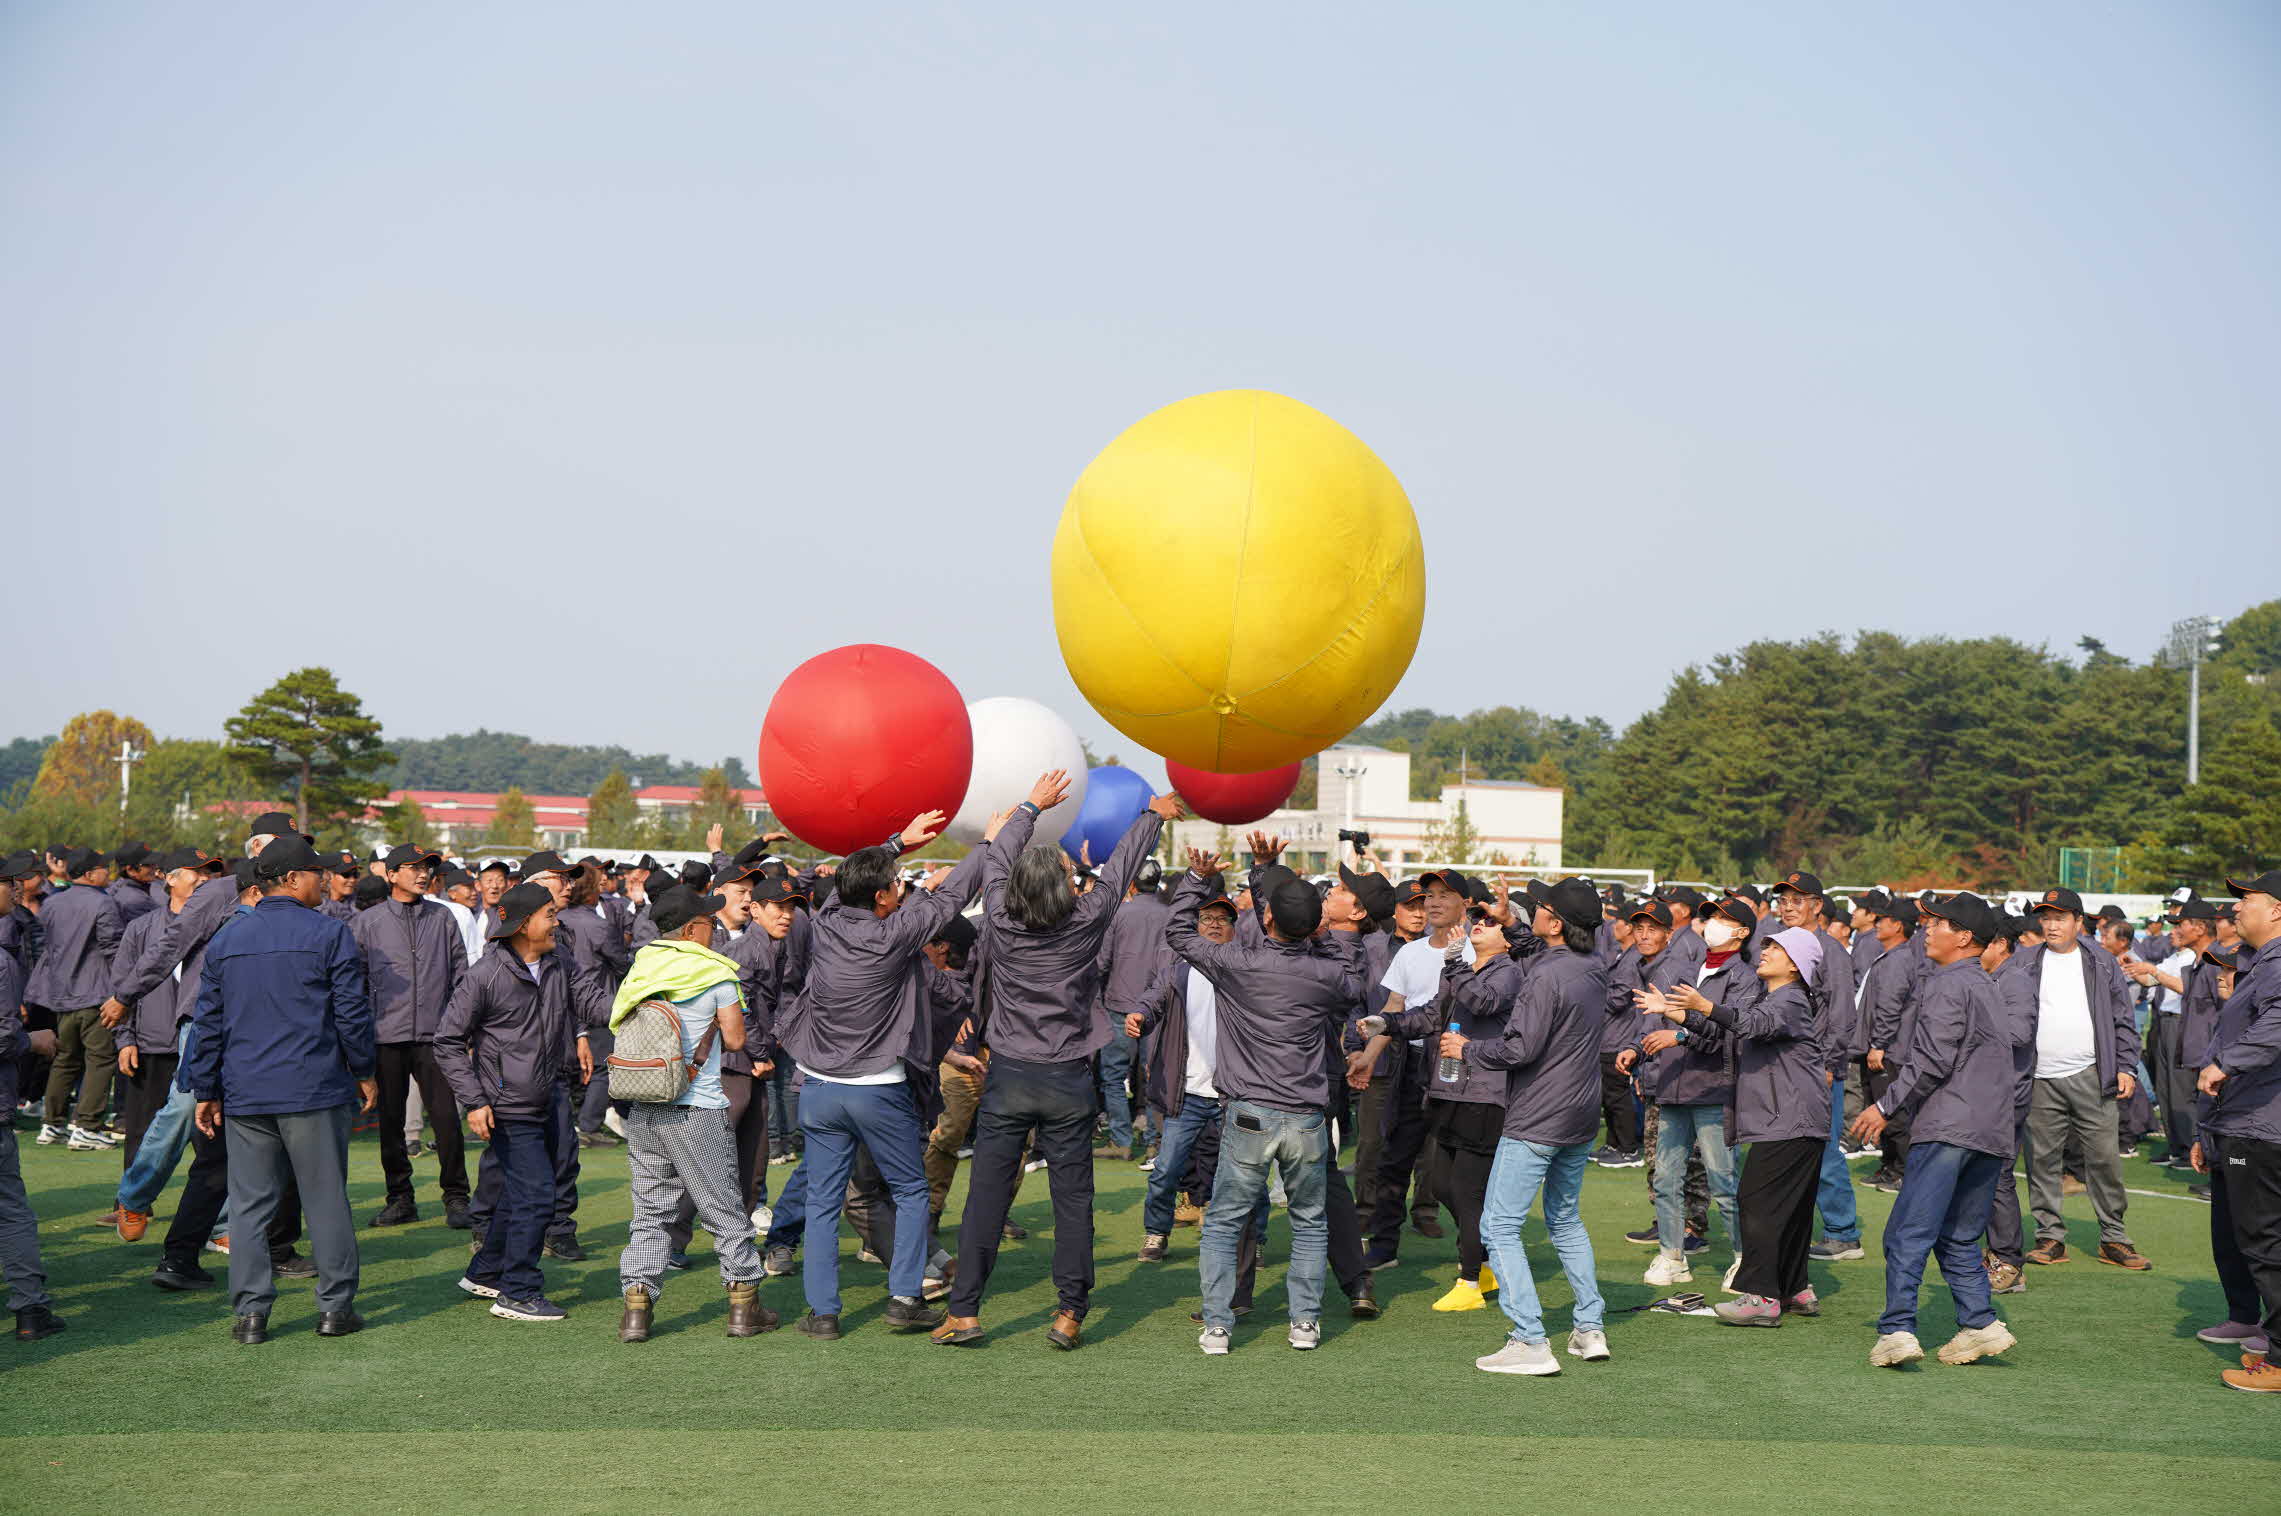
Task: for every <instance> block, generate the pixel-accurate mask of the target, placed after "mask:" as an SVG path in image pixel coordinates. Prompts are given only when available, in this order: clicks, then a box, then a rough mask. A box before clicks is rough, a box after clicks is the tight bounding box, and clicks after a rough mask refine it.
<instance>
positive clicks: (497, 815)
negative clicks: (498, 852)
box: [487, 786, 539, 847]
mask: <svg viewBox="0 0 2281 1516" xmlns="http://www.w3.org/2000/svg"><path fill="white" fill-rule="evenodd" d="M538 822H539V818H538V813H537V812H536V811H534V810H532V809H531V802H530V798H529V797H528V796H526V795H525V794H524V793H523V792H522V791H521V790H520V789H518V788H515V787H513V786H510V787H509V788H507V789H505V790H502V791H500V793H499V803H498V804H497V805H496V806H494V807H492V810H491V831H490V834H489V836H488V838H487V840H488V841H490V842H492V843H495V844H497V845H498V846H500V847H536V846H538V840H539V838H538Z"/></svg>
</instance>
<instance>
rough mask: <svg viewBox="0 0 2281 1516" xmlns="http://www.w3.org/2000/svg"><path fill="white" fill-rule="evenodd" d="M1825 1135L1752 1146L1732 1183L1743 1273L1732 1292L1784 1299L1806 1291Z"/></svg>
mask: <svg viewBox="0 0 2281 1516" xmlns="http://www.w3.org/2000/svg"><path fill="white" fill-rule="evenodd" d="M1828 1146H1829V1139H1828V1138H1826V1137H1785V1138H1783V1139H1782V1140H1780V1141H1778V1142H1754V1143H1752V1144H1751V1145H1750V1152H1749V1154H1748V1155H1747V1156H1746V1157H1745V1158H1744V1159H1743V1161H1742V1177H1741V1179H1740V1180H1739V1181H1738V1182H1737V1183H1736V1185H1735V1208H1736V1209H1737V1210H1738V1211H1740V1212H1741V1213H1742V1269H1741V1271H1740V1272H1738V1273H1737V1274H1736V1275H1735V1288H1736V1289H1737V1290H1739V1291H1741V1292H1742V1293H1743V1294H1745V1295H1764V1296H1766V1297H1767V1298H1768V1299H1770V1300H1788V1299H1789V1298H1790V1297H1791V1296H1793V1295H1795V1294H1797V1293H1798V1292H1799V1291H1800V1290H1802V1289H1804V1288H1805V1287H1806V1250H1807V1249H1808V1248H1810V1247H1812V1246H1813V1244H1814V1191H1815V1189H1816V1188H1817V1187H1818V1186H1819V1185H1820V1183H1821V1177H1822V1150H1823V1149H1824V1148H1826V1147H1828Z"/></svg>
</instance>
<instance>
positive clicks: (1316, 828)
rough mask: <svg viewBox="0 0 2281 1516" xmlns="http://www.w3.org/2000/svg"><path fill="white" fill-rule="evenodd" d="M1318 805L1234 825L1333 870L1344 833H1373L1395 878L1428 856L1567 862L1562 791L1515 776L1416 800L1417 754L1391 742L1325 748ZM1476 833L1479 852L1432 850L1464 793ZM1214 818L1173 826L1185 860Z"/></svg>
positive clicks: (1446, 788) (1374, 847) (1537, 868)
mask: <svg viewBox="0 0 2281 1516" xmlns="http://www.w3.org/2000/svg"><path fill="white" fill-rule="evenodd" d="M1315 762H1316V765H1317V769H1316V779H1315V793H1316V796H1317V805H1316V808H1315V809H1313V810H1308V811H1297V810H1282V811H1277V812H1275V814H1273V815H1272V816H1269V817H1267V818H1266V819H1265V820H1263V821H1259V822H1255V823H1254V824H1253V825H1251V826H1241V827H1229V828H1227V831H1228V833H1229V835H1230V838H1231V840H1232V842H1233V845H1234V850H1235V852H1237V853H1238V854H1241V853H1243V852H1245V851H1246V850H1245V848H1244V845H1243V837H1244V834H1245V833H1247V832H1251V831H1255V830H1256V831H1263V832H1272V833H1275V834H1276V835H1278V836H1280V837H1282V838H1283V839H1284V840H1285V842H1287V843H1288V844H1289V845H1290V846H1289V849H1288V851H1287V852H1286V854H1285V861H1286V862H1287V863H1289V864H1290V865H1291V866H1292V867H1293V868H1296V869H1299V870H1300V871H1301V872H1303V873H1323V872H1328V870H1329V869H1330V867H1331V865H1332V864H1333V863H1334V862H1336V861H1337V859H1338V858H1339V856H1340V854H1341V852H1342V849H1341V847H1340V844H1339V840H1338V834H1339V833H1340V832H1341V831H1360V832H1368V833H1369V834H1370V847H1371V851H1372V852H1374V853H1376V854H1377V855H1378V860H1379V862H1380V864H1381V865H1383V866H1384V868H1385V870H1386V873H1387V876H1388V877H1389V878H1399V877H1401V876H1402V875H1403V874H1405V873H1414V872H1416V868H1415V866H1416V865H1418V864H1421V863H1456V864H1476V865H1483V866H1491V865H1501V866H1503V867H1506V868H1510V869H1512V870H1514V871H1515V872H1524V871H1525V872H1530V873H1552V872H1556V871H1557V870H1558V869H1559V868H1560V866H1561V864H1560V828H1561V804H1562V801H1563V800H1564V799H1565V796H1564V794H1563V792H1562V791H1560V790H1559V789H1555V788H1548V787H1547V786H1545V785H1541V784H1523V783H1520V782H1518V781H1514V780H1503V779H1470V780H1468V781H1467V782H1466V783H1464V784H1462V785H1458V784H1445V785H1443V786H1442V791H1441V796H1440V798H1439V799H1435V800H1412V799H1411V798H1410V755H1409V754H1408V753H1398V752H1395V751H1393V750H1392V749H1391V748H1382V747H1364V746H1359V745H1352V744H1342V745H1340V746H1338V747H1333V748H1325V749H1324V750H1323V752H1322V753H1321V754H1320V755H1319V756H1318V757H1317V758H1316V760H1315ZM1460 799H1462V800H1463V801H1464V802H1465V811H1466V818H1467V820H1468V821H1469V822H1470V823H1471V825H1472V827H1473V830H1474V832H1475V833H1476V834H1477V836H1476V840H1475V842H1474V845H1473V856H1472V857H1470V858H1463V859H1459V858H1447V857H1442V856H1439V854H1437V853H1434V852H1431V851H1429V850H1428V848H1427V845H1426V844H1427V833H1428V832H1429V831H1436V830H1438V831H1439V832H1440V833H1441V835H1442V836H1444V837H1446V836H1447V834H1448V828H1449V826H1450V818H1451V817H1452V816H1453V815H1454V814H1455V812H1456V810H1457V805H1458V802H1459V800H1460ZM1220 831H1221V828H1220V825H1219V823H1218V822H1215V821H1202V820H1195V819H1191V820H1187V821H1183V822H1181V823H1179V825H1178V826H1177V827H1175V828H1174V833H1175V837H1174V843H1175V846H1176V847H1177V848H1179V849H1180V850H1181V851H1180V852H1178V853H1176V854H1175V856H1176V857H1185V856H1186V849H1188V848H1189V847H1200V848H1209V847H1213V846H1215V845H1216V844H1217V843H1218V841H1219V837H1220Z"/></svg>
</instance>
